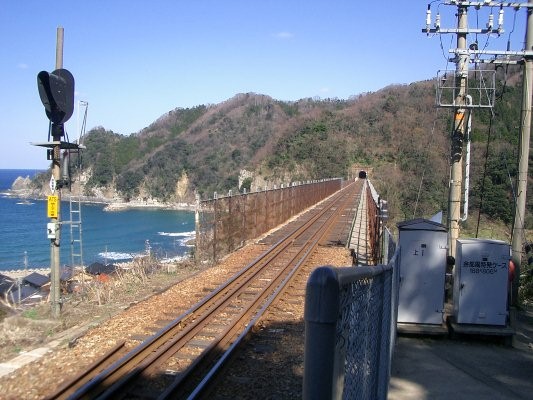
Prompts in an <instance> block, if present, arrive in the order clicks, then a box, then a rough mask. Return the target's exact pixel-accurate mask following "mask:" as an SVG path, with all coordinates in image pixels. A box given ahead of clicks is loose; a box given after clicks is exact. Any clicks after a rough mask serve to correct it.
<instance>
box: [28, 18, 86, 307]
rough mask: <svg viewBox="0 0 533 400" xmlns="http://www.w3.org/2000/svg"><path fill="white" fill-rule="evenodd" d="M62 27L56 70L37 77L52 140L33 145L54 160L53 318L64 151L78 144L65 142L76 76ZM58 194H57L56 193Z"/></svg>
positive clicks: (65, 181)
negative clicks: (68, 64) (66, 60)
mask: <svg viewBox="0 0 533 400" xmlns="http://www.w3.org/2000/svg"><path fill="white" fill-rule="evenodd" d="M63 32H64V31H63V28H62V27H59V28H57V41H56V69H55V70H54V71H53V72H52V73H48V72H46V71H41V72H39V74H37V88H38V90H39V96H40V98H41V102H42V103H43V105H44V108H45V112H46V116H47V117H48V119H49V120H50V125H49V126H50V130H49V139H50V132H51V136H52V141H51V142H50V141H49V142H47V143H34V145H36V146H41V147H46V148H48V150H47V159H48V160H51V161H52V176H51V178H50V192H51V195H50V196H48V204H47V215H48V217H49V218H50V222H49V223H48V224H47V231H48V239H50V272H51V273H50V281H51V285H50V304H51V313H52V316H53V317H54V318H58V317H59V316H60V314H61V288H60V275H61V274H60V252H59V250H60V239H61V214H60V207H61V187H63V186H65V185H69V184H70V182H68V179H62V178H61V150H62V149H69V150H70V149H78V148H79V146H78V145H77V144H71V143H68V142H65V141H62V138H63V137H64V136H65V127H64V123H65V122H66V121H68V119H69V118H70V117H71V116H72V112H73V111H74V77H73V76H72V74H71V73H70V72H69V71H68V70H66V69H63ZM56 191H57V194H56Z"/></svg>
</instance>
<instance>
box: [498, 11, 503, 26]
mask: <svg viewBox="0 0 533 400" xmlns="http://www.w3.org/2000/svg"><path fill="white" fill-rule="evenodd" d="M502 29H503V7H500V12H499V13H498V30H499V31H501V30H502Z"/></svg>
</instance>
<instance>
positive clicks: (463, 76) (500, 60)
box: [422, 0, 533, 267]
mask: <svg viewBox="0 0 533 400" xmlns="http://www.w3.org/2000/svg"><path fill="white" fill-rule="evenodd" d="M443 3H444V4H445V5H451V6H454V7H457V14H456V15H457V28H452V29H443V28H442V27H441V16H440V14H439V13H437V15H436V17H435V20H434V26H432V18H431V3H430V4H429V5H428V8H427V13H426V28H425V29H422V32H423V33H426V34H427V35H428V36H429V35H430V34H431V35H433V34H435V35H441V34H454V35H457V48H456V49H453V50H450V53H453V54H455V57H454V58H450V61H452V62H454V63H455V64H456V69H455V74H454V80H453V83H452V84H451V85H450V84H449V83H448V82H449V80H448V76H449V75H451V74H450V73H449V72H446V73H445V74H443V75H442V76H439V77H437V84H438V87H437V102H438V105H439V106H441V107H450V108H453V110H454V123H453V132H452V137H451V142H452V143H451V154H450V186H449V197H448V254H449V255H450V256H453V257H455V253H456V240H457V238H458V237H459V231H460V222H461V221H464V220H465V219H466V215H467V210H466V209H465V218H463V219H461V217H460V215H461V196H462V194H461V189H462V185H463V160H462V155H463V142H464V141H465V140H469V138H468V134H467V129H468V123H469V122H468V121H469V118H470V115H471V113H472V110H473V109H474V108H492V107H493V106H494V97H495V96H494V92H495V68H494V67H493V68H492V69H487V70H483V71H482V72H483V74H480V75H479V76H483V79H485V80H484V81H483V82H481V81H480V82H479V84H478V87H472V86H471V83H470V82H469V81H468V78H469V63H475V64H476V66H477V65H479V64H493V65H496V64H518V63H521V61H519V60H517V58H518V57H523V59H524V60H526V69H527V68H529V72H527V74H528V76H529V78H528V79H529V83H527V82H526V81H525V83H524V87H525V88H529V90H530V89H531V86H532V82H533V81H532V80H531V79H532V78H531V76H532V72H533V69H532V68H533V66H532V65H531V60H532V58H531V57H532V56H533V51H532V50H533V40H532V41H530V42H529V44H528V45H527V46H526V49H525V50H523V51H511V50H510V49H509V48H507V50H487V49H483V50H479V49H478V46H477V41H474V42H472V43H470V45H469V44H468V42H467V39H468V35H469V34H476V35H480V34H483V35H488V36H490V35H492V36H500V35H501V34H503V33H504V29H503V21H504V9H505V8H511V9H514V10H515V11H517V10H519V9H522V8H526V9H527V12H528V32H532V29H531V27H530V20H531V11H532V9H533V0H528V3H518V2H514V3H511V2H501V1H491V0H485V1H463V0H448V1H444V2H443ZM470 7H473V8H474V9H475V10H480V9H481V8H489V9H490V13H491V14H490V15H489V17H488V21H487V22H486V24H485V27H483V28H479V27H476V28H470V27H469V26H468V18H467V13H468V9H469V8H470ZM493 9H494V10H498V14H497V19H496V21H495V18H494V16H493V15H492V10H493ZM526 35H527V38H529V35H530V34H526ZM476 37H477V36H476ZM527 38H526V41H527ZM487 56H490V57H491V58H487ZM484 57H485V58H484ZM511 57H514V59H511ZM528 65H529V66H528ZM489 74H490V75H491V78H489V79H487V78H485V77H486V76H487V75H489ZM524 75H526V72H525V73H524ZM480 79H481V78H480ZM490 79H491V80H492V82H490V81H489V80H490ZM470 90H472V91H473V94H478V95H477V96H471V95H469V91H470ZM524 90H525V89H524ZM482 92H483V95H481V93H482ZM526 97H527V100H526ZM450 99H453V100H451V101H450ZM472 99H473V101H472ZM524 99H525V100H524V105H523V110H526V109H527V112H524V111H523V115H522V122H525V121H526V119H527V120H528V121H530V113H531V92H529V94H527V93H525V92H524ZM526 115H529V116H528V117H526ZM524 129H526V130H527V134H526V133H524ZM524 129H523V133H522V136H523V139H522V150H521V151H522V155H521V158H520V161H521V162H525V163H527V157H528V156H527V153H525V155H524V153H523V152H524V148H526V151H527V149H528V147H529V132H530V125H529V122H528V127H526V128H524ZM525 136H527V141H528V143H527V144H526V143H525V141H526V138H525ZM521 168H525V169H521V171H524V172H523V173H522V174H519V181H520V182H522V183H523V185H524V189H523V190H521V189H518V192H519V194H520V195H521V196H522V197H521V199H520V200H521V201H522V202H523V203H524V205H523V206H521V205H520V204H519V203H518V204H517V213H518V212H520V214H519V216H518V217H517V218H515V220H516V221H515V225H516V223H517V222H518V223H519V224H522V225H521V226H522V228H517V229H521V230H520V232H519V233H518V232H516V233H513V240H514V239H515V238H516V240H522V237H523V221H524V212H525V195H526V191H525V184H526V181H527V166H525V167H521ZM465 183H466V182H465ZM465 192H467V191H465ZM466 206H467V202H466V201H465V207H466ZM520 209H521V211H520ZM517 215H518V214H517ZM521 247H522V246H521V244H520V245H518V244H517V251H521ZM513 260H514V258H513ZM515 265H516V266H517V267H518V266H519V263H517V261H515Z"/></svg>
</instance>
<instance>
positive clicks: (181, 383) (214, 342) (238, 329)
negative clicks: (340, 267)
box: [49, 183, 361, 399]
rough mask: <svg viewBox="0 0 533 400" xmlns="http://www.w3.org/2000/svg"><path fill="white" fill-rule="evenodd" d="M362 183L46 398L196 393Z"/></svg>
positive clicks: (188, 395)
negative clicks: (194, 300) (132, 343)
mask: <svg viewBox="0 0 533 400" xmlns="http://www.w3.org/2000/svg"><path fill="white" fill-rule="evenodd" d="M360 186H361V185H360V184H357V185H356V184H354V183H352V184H351V185H349V186H347V187H346V188H345V189H343V190H342V191H340V192H338V193H336V194H335V195H333V196H331V197H330V198H329V199H328V200H326V201H324V202H323V203H321V206H320V207H317V208H316V210H315V211H314V212H312V213H310V214H309V218H308V219H307V221H306V222H305V223H303V224H302V225H301V226H299V227H298V228H296V229H293V230H292V231H290V232H288V233H287V234H286V235H285V236H284V237H283V238H282V239H280V240H279V241H278V242H277V243H275V245H273V246H272V247H271V248H270V249H269V250H267V251H265V252H264V253H263V254H261V255H260V256H259V257H258V258H257V259H256V260H254V261H253V262H252V263H250V264H248V265H247V266H246V267H244V268H243V269H242V270H240V271H239V272H238V273H236V274H234V275H233V276H232V277H231V278H230V279H228V280H227V281H226V282H225V283H224V284H222V285H220V286H219V287H218V288H216V289H215V290H214V291H212V292H211V293H210V294H209V295H208V296H206V297H205V298H203V299H202V300H201V301H200V302H198V303H197V304H196V305H195V306H193V307H192V308H190V309H189V310H187V311H186V312H184V313H183V314H182V315H180V316H178V317H177V318H176V319H174V320H173V321H172V322H171V323H169V324H168V325H167V326H166V327H164V328H163V329H161V330H160V331H159V332H157V333H156V334H155V335H153V336H152V337H151V338H149V339H147V340H145V341H144V342H143V343H141V344H140V345H139V346H137V347H136V348H134V349H133V350H132V351H130V352H128V353H126V354H124V353H123V351H124V350H123V346H122V345H121V344H119V345H117V346H116V347H115V348H114V349H113V350H112V351H110V352H109V353H108V354H106V356H105V357H103V358H102V359H101V360H97V361H96V362H95V363H94V364H93V365H92V366H91V368H89V369H88V370H87V371H85V372H84V374H83V375H79V376H76V377H74V379H72V380H71V381H70V382H68V383H65V384H64V385H63V386H62V387H61V388H60V389H59V390H58V391H57V392H56V393H54V394H52V395H51V396H49V398H69V399H93V398H100V399H108V398H128V399H130V398H137V399H156V398H157V399H166V398H191V399H192V398H196V396H197V395H199V394H200V393H201V392H202V391H203V390H204V389H205V388H206V387H207V385H208V384H209V382H210V381H211V379H212V378H213V377H214V376H215V374H216V373H217V371H218V370H219V369H220V368H221V367H222V366H223V365H224V363H225V362H226V360H227V359H228V358H229V357H230V356H231V355H232V354H233V352H234V351H235V349H236V348H237V347H238V346H239V343H241V341H242V340H243V339H244V338H245V337H246V335H247V334H248V332H249V331H250V330H251V329H252V328H253V326H254V325H255V324H256V322H257V321H258V320H259V319H260V318H261V316H262V315H263V313H265V312H266V310H267V309H268V307H269V306H270V304H272V302H273V301H275V300H276V298H277V297H278V296H280V294H281V293H283V292H284V291H285V290H286V288H287V287H288V284H289V282H291V279H292V278H293V277H294V276H295V274H296V273H297V271H298V270H299V268H300V267H301V266H302V265H303V264H304V263H305V262H306V260H307V259H308V258H309V257H310V256H311V255H312V254H313V251H314V249H316V247H317V246H318V245H319V244H320V243H322V242H324V241H325V240H326V239H325V238H327V237H328V232H330V231H331V230H332V229H333V227H334V226H335V225H336V223H337V221H338V220H339V218H341V216H342V212H343V210H344V209H345V208H346V207H348V206H349V204H350V202H352V201H353V196H354V193H356V192H357V191H360V190H361V188H360Z"/></svg>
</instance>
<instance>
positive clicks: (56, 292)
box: [50, 27, 64, 318]
mask: <svg viewBox="0 0 533 400" xmlns="http://www.w3.org/2000/svg"><path fill="white" fill-rule="evenodd" d="M63 38H64V30H63V28H62V27H58V28H57V41H56V70H57V69H60V68H63ZM54 128H56V129H54ZM62 130H63V126H62V125H56V124H52V140H53V142H54V147H53V156H52V177H53V178H54V181H55V182H56V185H57V182H59V181H60V180H61V137H62V136H63V132H62ZM56 207H57V208H56V213H55V214H57V217H55V218H54V217H52V218H50V223H52V224H55V238H53V239H50V263H51V265H50V269H51V271H50V272H51V274H50V302H51V306H52V316H53V317H54V318H59V316H60V314H61V287H60V286H61V282H60V276H61V273H60V239H61V188H60V187H58V188H57V206H56Z"/></svg>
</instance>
